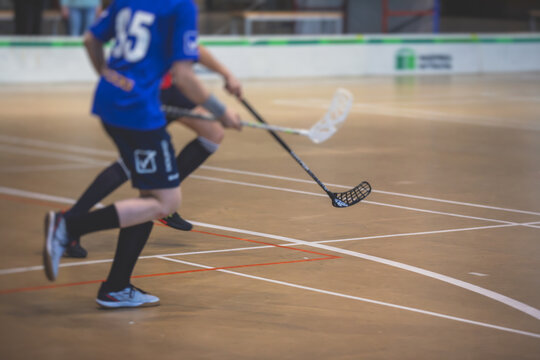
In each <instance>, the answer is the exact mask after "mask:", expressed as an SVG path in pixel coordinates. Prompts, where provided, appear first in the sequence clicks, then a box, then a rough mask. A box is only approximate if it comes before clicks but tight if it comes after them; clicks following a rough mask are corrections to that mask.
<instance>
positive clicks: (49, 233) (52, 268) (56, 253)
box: [43, 211, 69, 281]
mask: <svg viewBox="0 0 540 360" xmlns="http://www.w3.org/2000/svg"><path fill="white" fill-rule="evenodd" d="M68 243H69V238H68V234H67V231H66V221H65V220H64V217H63V216H62V214H61V213H55V212H54V211H50V212H49V213H48V214H47V215H46V216H45V246H44V248H43V265H44V266H45V275H46V276H47V279H49V280H50V281H54V280H56V277H57V276H58V266H59V265H60V258H61V257H62V254H64V251H65V250H66V247H67V245H68Z"/></svg>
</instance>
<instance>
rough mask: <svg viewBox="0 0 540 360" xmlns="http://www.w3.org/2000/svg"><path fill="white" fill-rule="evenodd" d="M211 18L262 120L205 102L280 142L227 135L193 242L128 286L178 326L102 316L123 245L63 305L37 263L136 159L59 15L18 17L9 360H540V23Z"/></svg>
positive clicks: (189, 205)
mask: <svg viewBox="0 0 540 360" xmlns="http://www.w3.org/2000/svg"><path fill="white" fill-rule="evenodd" d="M197 3H198V5H199V8H200V29H201V33H202V36H201V37H200V40H199V42H200V44H202V45H204V46H206V47H207V48H208V49H209V50H210V51H211V52H212V53H213V54H214V55H215V56H216V58H217V59H219V60H220V61H222V62H223V63H224V64H225V65H226V66H227V67H228V68H229V69H230V70H231V71H232V72H233V73H235V74H236V76H237V77H238V78H239V79H240V80H241V82H242V85H243V95H244V100H245V102H244V103H242V102H240V101H238V100H237V99H235V98H234V97H232V96H230V95H229V94H228V93H227V92H226V91H225V90H224V89H223V81H222V79H221V78H220V77H219V76H217V75H215V74H211V73H210V72H209V71H208V70H207V69H205V68H203V67H201V66H200V65H196V69H197V72H198V74H199V75H200V77H201V78H202V79H203V81H204V84H205V85H206V86H207V87H208V89H210V90H211V92H212V93H214V94H215V95H216V96H217V97H218V98H219V99H221V100H222V101H223V102H225V104H226V105H227V106H229V107H231V108H234V109H235V110H237V111H238V112H239V113H240V115H241V118H242V120H243V121H245V122H248V123H251V124H253V125H252V126H257V125H258V126H259V127H264V126H266V125H271V126H274V127H273V128H272V129H274V131H273V132H270V130H268V129H267V128H266V129H265V128H255V127H251V126H249V125H246V126H244V128H243V129H242V131H241V132H236V131H231V130H226V131H225V138H224V140H223V142H222V143H221V145H220V147H219V150H218V151H217V152H216V153H215V154H214V155H212V156H211V157H210V158H209V159H208V161H206V162H205V163H204V164H203V165H202V166H201V167H200V168H198V169H197V170H196V171H195V172H194V173H193V174H192V175H190V176H189V177H188V178H187V179H186V180H185V181H184V182H182V186H181V189H182V194H183V200H182V205H181V207H180V209H179V213H180V214H181V215H182V217H184V218H185V219H187V220H188V221H190V222H191V223H192V224H193V229H192V230H191V231H178V230H175V229H172V228H170V227H167V226H164V225H163V224H162V223H160V222H159V221H156V222H155V225H154V228H153V231H152V233H151V235H150V238H149V240H148V243H147V245H146V247H145V248H144V250H143V252H142V254H141V256H140V258H139V261H138V262H137V265H136V267H135V271H134V273H133V277H132V282H133V284H134V285H135V286H140V287H141V288H143V289H145V290H147V291H149V292H150V293H152V294H155V295H157V296H159V297H160V301H161V304H160V306H157V307H151V308H135V309H118V310H103V309H100V308H99V307H98V306H97V304H96V302H95V298H96V292H97V289H98V288H99V285H100V283H101V282H102V281H104V280H105V278H106V277H107V274H108V271H109V268H110V266H111V262H112V259H113V257H114V252H115V247H116V240H117V236H118V231H117V230H108V231H102V232H97V233H93V234H90V235H87V236H84V237H83V238H82V240H81V244H82V246H84V248H85V249H86V250H87V251H88V256H87V257H86V258H82V259H78V258H67V257H64V258H63V259H62V261H61V263H60V270H59V275H58V279H57V280H56V281H55V282H50V281H48V280H47V278H46V277H45V274H44V270H43V269H44V267H43V259H42V251H43V237H44V235H43V232H44V230H43V218H44V216H45V214H46V213H47V212H48V211H51V210H65V209H68V208H69V207H70V206H71V205H72V204H73V203H74V202H75V201H76V200H77V198H78V197H79V196H80V195H81V193H82V192H83V191H84V190H85V189H86V188H87V186H88V185H89V184H90V182H91V181H92V180H93V179H94V178H95V177H96V175H97V174H98V173H99V172H100V171H101V170H102V169H103V168H105V167H106V166H108V165H109V164H110V163H112V162H114V161H115V160H116V159H117V158H118V153H117V151H116V148H115V146H114V144H113V143H112V142H111V140H110V139H109V138H108V137H107V136H106V133H105V132H104V130H103V127H102V126H101V124H100V122H99V120H98V119H97V118H96V117H94V116H92V115H91V114H90V107H91V103H92V99H93V94H94V89H95V85H96V77H95V75H94V73H93V72H92V68H91V66H90V64H89V61H88V59H87V58H86V55H85V53H84V47H83V43H82V38H81V37H80V36H68V32H67V23H66V21H65V20H66V19H63V18H62V15H61V12H60V9H61V8H59V7H58V5H59V3H57V2H55V1H49V2H45V10H44V11H43V13H42V23H41V28H40V31H41V34H39V35H37V34H33V35H28V34H27V35H17V34H14V31H13V30H12V26H13V24H12V22H13V21H12V20H13V19H12V18H13V16H14V14H13V6H12V2H10V1H0V6H3V7H1V9H2V10H1V11H0V14H3V15H2V16H4V17H2V18H1V19H3V21H2V22H0V24H1V26H3V27H0V30H1V31H2V33H1V36H0V109H1V110H0V129H1V131H0V204H1V206H0V215H1V217H0V228H1V229H2V231H1V233H2V236H1V237H0V245H1V246H2V250H1V251H0V309H1V311H0V335H1V336H0V358H1V359H5V360H11V359H72V358H75V359H98V358H105V357H107V358H110V357H119V358H130V359H152V358H156V359H157V358H159V359H235V360H237V359H250V360H251V359H272V360H273V359H280V360H281V359H291V360H299V359H302V360H303V359H309V360H313V359H317V360H319V359H321V360H323V359H324V360H327V359H332V360H333V359H351V360H353V359H354V360H359V359H490V360H492V359H531V360H532V359H539V357H540V355H539V354H540V186H539V185H540V34H539V33H538V32H535V29H536V21H537V17H538V11H539V10H540V7H539V6H538V4H537V3H536V2H535V1H493V4H494V5H493V6H492V8H489V9H486V8H482V9H476V8H474V6H470V7H467V6H462V7H460V6H459V5H456V4H455V3H454V4H453V5H452V4H449V3H451V2H446V1H444V0H441V1H438V0H429V1H423V0H418V1H412V0H411V1H408V0H407V1H385V0H381V1H378V0H377V1H372V2H357V1H354V0H350V1H339V0H336V1H333V0H328V1H316V0H311V1H310V0H306V1H301V0H299V1H285V0H284V1H278V0H276V1H230V2H220V1H198V2H197ZM225 3H228V4H225ZM367 3H371V4H370V5H367ZM509 3H512V4H513V5H512V6H510V5H508V4H509ZM535 5H536V6H535ZM538 20H540V19H538ZM250 109H251V110H250ZM257 115H258V116H257ZM336 119H338V120H336ZM202 121H208V120H202ZM264 123H266V124H264ZM323 125H324V126H323ZM267 127H268V126H267ZM168 130H169V132H170V134H171V137H172V142H173V144H174V146H175V149H176V150H177V151H178V150H180V149H182V147H183V146H184V145H185V144H187V143H188V142H190V141H191V140H192V139H193V137H194V134H193V132H191V131H189V130H188V129H187V128H186V127H184V126H181V125H179V124H174V123H173V124H171V125H170V126H169V127H168ZM321 132H322V133H323V134H322V135H321ZM273 134H274V136H273ZM318 136H322V138H321V137H318ZM368 184H369V185H368ZM359 185H360V186H361V188H360V190H361V191H359V192H357V193H355V194H353V195H350V194H349V197H351V196H352V199H351V198H347V199H344V200H343V198H340V197H339V194H342V193H348V192H349V191H351V190H353V189H355V188H357V186H359ZM327 190H328V192H327ZM135 193H136V190H135V189H133V188H132V187H131V186H130V184H129V183H127V184H125V185H123V186H122V187H121V188H119V189H118V190H117V191H115V192H113V193H112V194H111V195H110V196H108V197H106V198H105V199H104V200H102V201H101V202H100V203H99V204H98V205H97V207H98V208H99V207H103V206H105V205H108V204H111V203H113V202H114V201H116V200H119V199H123V198H126V197H129V196H133V194H135ZM336 194H337V195H336ZM336 196H337V197H336ZM336 199H342V200H343V201H344V202H345V203H342V202H341V200H336ZM340 206H341V208H340Z"/></svg>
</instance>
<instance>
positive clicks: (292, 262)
mask: <svg viewBox="0 0 540 360" xmlns="http://www.w3.org/2000/svg"><path fill="white" fill-rule="evenodd" d="M333 259H339V257H337V256H330V257H325V258H315V259H301V260H290V261H278V262H270V263H261V264H247V265H231V266H221V267H214V268H208V269H193V270H183V271H173V272H166V273H158V274H145V275H136V276H132V277H131V278H132V279H142V278H148V277H158V276H169V275H180V274H189V273H197V272H205V271H217V270H228V269H239V268H247V267H255V266H268V265H284V264H294V263H300V262H308V261H322V260H333ZM103 281H105V279H103V280H88V281H81V282H75V283H67V284H53V285H43V286H34V287H26V288H15V289H7V290H0V295H5V294H14V293H21V292H29V291H39V290H49V289H57V288H63V287H73V286H80V285H90V284H99V283H102V282H103Z"/></svg>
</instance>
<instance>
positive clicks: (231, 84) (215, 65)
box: [199, 45, 242, 99]
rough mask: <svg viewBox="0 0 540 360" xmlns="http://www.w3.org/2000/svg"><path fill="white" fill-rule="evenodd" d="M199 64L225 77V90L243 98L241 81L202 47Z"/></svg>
mask: <svg viewBox="0 0 540 360" xmlns="http://www.w3.org/2000/svg"><path fill="white" fill-rule="evenodd" d="M199 63H201V64H202V65H204V66H205V67H206V68H208V69H209V70H212V71H213V72H216V73H218V74H220V75H221V76H223V79H224V80H225V89H227V91H228V92H229V93H230V94H232V95H234V96H236V97H237V98H239V99H240V98H242V84H241V83H240V81H238V79H237V78H236V77H235V76H234V75H233V74H232V73H231V72H230V71H229V69H228V68H227V67H226V66H225V65H223V64H222V63H221V62H219V61H218V59H216V58H215V57H214V56H213V55H212V53H211V52H210V51H208V49H206V48H205V47H204V46H202V45H199Z"/></svg>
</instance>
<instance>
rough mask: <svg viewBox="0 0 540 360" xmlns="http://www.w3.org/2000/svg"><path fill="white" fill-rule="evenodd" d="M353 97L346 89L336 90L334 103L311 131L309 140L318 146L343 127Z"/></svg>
mask: <svg viewBox="0 0 540 360" xmlns="http://www.w3.org/2000/svg"><path fill="white" fill-rule="evenodd" d="M352 103H353V95H352V94H351V93H350V91H348V90H346V89H342V88H339V89H337V90H336V93H335V94H334V97H333V99H332V103H331V104H330V107H329V108H328V111H326V114H324V116H323V118H322V119H321V120H319V121H318V122H317V123H316V124H315V125H313V126H312V127H311V129H309V138H310V139H311V141H313V142H314V143H316V144H320V143H322V142H324V141H326V140H328V139H330V138H331V137H332V136H333V135H334V134H335V133H336V132H337V130H338V128H339V127H341V126H342V125H343V123H344V122H345V120H347V116H348V115H349V112H350V111H351V107H352Z"/></svg>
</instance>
